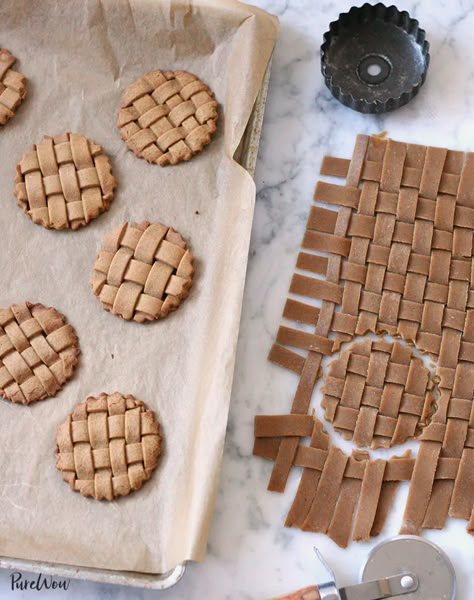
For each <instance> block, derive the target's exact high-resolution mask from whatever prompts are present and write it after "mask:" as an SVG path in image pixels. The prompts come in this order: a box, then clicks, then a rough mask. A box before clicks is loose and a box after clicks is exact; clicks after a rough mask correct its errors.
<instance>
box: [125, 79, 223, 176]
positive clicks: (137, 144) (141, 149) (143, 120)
mask: <svg viewBox="0 0 474 600" xmlns="http://www.w3.org/2000/svg"><path fill="white" fill-rule="evenodd" d="M213 98H214V94H213V93H212V92H211V90H210V89H209V88H208V87H207V85H205V84H204V83H203V82H202V81H200V80H199V79H198V78H197V77H196V76H195V75H191V73H186V72H185V71H174V72H172V71H167V72H162V71H152V72H151V73H147V74H146V75H143V77H141V78H140V79H137V81H135V82H134V83H132V84H131V85H129V86H128V88H127V89H126V90H125V94H124V95H123V98H122V101H121V108H120V111H119V115H118V123H117V124H118V127H119V129H120V135H121V136H122V139H123V140H124V141H125V143H126V144H127V146H128V148H129V149H130V150H132V151H133V152H134V153H135V154H136V155H137V156H138V157H140V158H144V159H145V160H147V161H148V162H150V163H156V164H157V165H160V166H164V165H168V164H171V165H175V164H177V163H179V162H181V161H183V160H189V159H190V158H192V157H193V156H194V154H196V153H197V152H199V151H201V150H202V149H203V148H204V146H206V145H207V144H209V143H210V141H211V136H212V134H213V133H214V132H215V130H216V121H217V102H216V101H215V100H214V99H213Z"/></svg>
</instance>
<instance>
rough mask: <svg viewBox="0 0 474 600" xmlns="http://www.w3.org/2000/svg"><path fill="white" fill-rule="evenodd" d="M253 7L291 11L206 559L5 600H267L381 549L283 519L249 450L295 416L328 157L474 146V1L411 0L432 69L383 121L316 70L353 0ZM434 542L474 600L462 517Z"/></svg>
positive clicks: (283, 36) (264, 1) (277, 72)
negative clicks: (377, 147)
mask: <svg viewBox="0 0 474 600" xmlns="http://www.w3.org/2000/svg"><path fill="white" fill-rule="evenodd" d="M254 1H255V4H258V5H259V6H261V7H262V8H266V9H267V10H269V11H270V12H273V13H275V14H277V15H278V16H279V17H280V20H281V33H280V37H279V41H278V44H277V48H276V51H275V56H274V61H273V70H272V79H271V84H270V93H269V98H268V104H267V110H266V115H265V127H264V131H263V137H262V143H261V148H260V154H259V162H258V169H257V174H256V181H257V188H258V200H257V208H256V214H255V222H254V228H253V237H252V244H251V255H250V262H249V269H248V277H247V286H246V292H245V299H244V308H243V316H242V326H241V334H240V342H239V349H238V358H237V367H236V373H235V384H234V390H233V398H232V402H231V409H230V418H229V427H228V434H227V441H226V448H225V457H224V462H223V467H222V475H221V481H220V490H219V494H218V498H217V503H216V508H215V513H214V517H213V522H212V527H211V532H210V538H209V554H208V557H207V559H206V561H205V563H203V564H200V565H191V566H190V567H188V570H187V572H186V574H185V576H184V578H183V579H182V580H181V582H180V583H179V584H178V585H177V586H176V587H175V588H173V589H172V590H169V591H167V592H163V593H161V594H159V593H155V592H144V591H140V590H129V589H126V588H120V587H115V586H106V585H93V584H89V583H84V582H76V581H71V584H70V587H69V589H68V591H67V592H61V591H56V592H49V593H48V592H35V591H31V592H18V591H16V592H11V591H10V578H9V573H6V572H2V573H1V574H0V597H1V598H15V597H17V598H38V599H39V598H49V597H51V598H53V597H57V598H61V597H67V598H71V599H73V600H76V599H77V600H79V599H80V598H111V599H116V600H119V599H120V600H122V599H129V598H136V599H137V600H140V599H143V600H145V599H147V600H148V599H151V598H153V597H158V596H159V597H160V598H162V599H163V600H168V599H176V600H193V599H202V598H207V599H208V600H224V599H230V600H234V599H236V600H237V599H240V598H242V599H259V598H262V599H263V598H267V597H270V596H272V595H276V594H282V593H284V592H287V591H290V590H292V589H293V590H294V589H297V588H298V587H301V586H303V585H307V584H310V583H314V582H315V581H316V580H317V578H318V574H319V573H320V572H319V571H318V569H317V567H316V563H315V560H314V558H313V552H312V546H313V545H317V546H318V548H319V549H320V550H321V551H322V552H323V553H324V554H325V555H326V558H327V559H328V561H329V562H330V563H331V565H332V566H333V568H334V570H335V572H336V576H337V578H338V582H339V584H340V585H345V584H348V583H350V582H355V580H356V578H357V575H358V571H359V568H360V566H361V564H362V561H363V556H364V555H365V554H366V553H367V551H368V549H369V548H370V547H371V545H372V544H352V545H351V546H350V548H349V549H348V550H341V549H339V548H338V547H337V546H336V545H335V544H334V543H333V542H332V541H331V540H329V539H328V538H327V537H325V536H323V535H320V534H308V533H302V532H301V531H298V530H291V529H285V528H284V527H283V521H284V518H285V516H286V513H287V510H288V508H289V506H290V503H291V501H292V498H293V496H294V491H295V489H296V485H297V483H298V479H299V478H298V477H297V476H296V473H293V474H292V477H291V478H290V481H289V484H288V486H287V490H286V492H285V493H284V494H274V493H270V492H267V491H266V485H267V482H268V477H269V475H270V470H271V464H270V463H267V462H266V461H263V460H260V459H256V458H253V457H252V456H251V449H252V443H253V418H254V415H255V414H256V413H267V414H271V413H275V414H277V413H281V412H287V411H288V409H289V406H290V402H291V398H292V396H291V395H292V392H293V391H294V389H295V385H296V377H295V376H293V375H292V374H291V373H289V372H286V371H284V370H283V369H280V368H278V367H276V366H273V365H271V364H270V363H268V362H267V360H266V355H267V353H268V350H269V348H270V346H271V344H272V341H273V339H274V336H275V333H276V331H277V327H278V324H279V322H280V317H281V312H282V309H283V304H284V301H285V298H286V292H287V289H288V285H289V281H290V277H291V273H292V271H293V267H294V263H295V260H296V255H297V250H298V247H299V244H300V241H301V238H302V234H303V231H304V228H305V222H306V218H307V214H308V210H309V206H310V201H311V197H312V192H313V189H314V185H315V183H316V180H317V175H318V170H319V165H320V161H321V158H322V156H323V155H324V154H325V153H326V152H328V153H330V154H332V155H335V156H342V157H349V156H350V152H351V149H352V146H353V143H354V138H355V135H356V134H357V133H377V132H379V131H382V130H387V131H388V133H389V134H390V136H391V137H394V138H395V139H397V138H398V139H401V140H406V141H412V142H419V143H425V144H433V145H447V146H448V147H451V148H458V149H462V150H468V149H469V150H472V149H473V146H474V141H473V140H474V118H473V116H472V115H473V112H474V63H473V62H472V55H473V52H474V39H473V37H472V31H473V30H474V0H456V1H454V0H438V1H437V2H430V1H429V0H421V1H418V2H413V1H405V2H403V3H400V7H403V8H405V9H407V10H408V11H409V12H410V14H411V15H412V16H414V17H416V18H418V19H419V20H420V22H421V24H422V26H423V27H424V28H425V29H426V30H427V32H428V36H427V37H428V39H429V41H430V43H431V65H430V71H429V74H428V79H427V82H426V84H425V86H424V88H423V89H422V91H421V93H420V95H419V96H418V97H417V98H415V100H414V101H413V102H412V103H411V104H409V105H408V106H406V107H404V108H402V109H400V110H399V111H396V112H394V113H393V114H388V115H385V116H378V117H376V116H367V115H360V114H358V113H355V112H353V111H351V110H350V109H348V108H345V107H343V106H342V105H339V104H338V103H337V102H336V101H335V100H334V99H333V98H332V97H331V96H330V94H329V92H328V90H327V89H326V88H325V86H324V83H323V80H322V76H321V74H320V70H319V46H320V43H321V39H322V35H323V33H324V31H325V30H326V26H327V24H328V23H329V21H331V20H333V19H334V18H336V17H337V14H338V13H339V12H340V11H343V10H346V9H348V8H349V7H350V6H351V4H352V2H351V1H350V0H347V1H345V0H332V1H331V0H321V1H319V2H318V1H316V0H254ZM315 400H317V398H316V397H315ZM406 493H407V488H406V487H405V488H404V489H403V490H402V491H401V492H400V493H399V494H398V497H397V502H396V510H395V511H392V514H391V516H390V519H389V522H388V523H387V525H386V527H385V530H384V533H383V536H381V537H382V538H384V537H388V536H391V535H394V534H396V533H397V530H398V527H399V525H400V522H401V513H402V510H403V507H404V501H405V497H406ZM426 537H427V538H428V539H430V540H433V541H435V542H436V543H438V544H439V545H440V546H442V547H443V548H444V549H445V550H446V551H447V552H448V554H449V555H450V556H451V558H452V560H453V562H454V564H455V567H456V570H457V577H458V595H457V598H458V600H471V599H472V598H473V597H474V591H473V590H474V566H473V562H472V559H473V557H474V538H473V537H470V536H468V535H467V534H466V532H465V523H464V522H460V521H455V520H450V522H449V526H448V527H447V529H446V530H444V531H442V532H429V533H427V534H426ZM426 600H428V598H426Z"/></svg>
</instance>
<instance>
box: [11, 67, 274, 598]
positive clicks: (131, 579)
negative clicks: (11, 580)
mask: <svg viewBox="0 0 474 600" xmlns="http://www.w3.org/2000/svg"><path fill="white" fill-rule="evenodd" d="M271 62H272V61H271V59H270V61H269V63H268V66H267V69H266V71H265V75H264V77H263V81H262V86H261V88H260V91H259V93H258V95H257V98H256V100H255V104H254V106H253V109H252V112H251V114H250V118H249V121H248V123H247V127H246V129H245V132H244V135H243V137H242V140H241V142H240V144H239V147H238V148H237V150H236V152H235V155H234V159H235V160H236V161H237V162H238V163H239V164H241V165H242V166H243V167H244V169H246V170H247V171H248V172H249V174H250V175H251V176H252V177H253V176H254V174H255V167H256V164H257V154H258V147H259V143H260V136H261V132H262V124H263V115H264V112H265V103H266V99H267V92H268V84H269V81H270V70H271ZM0 569H6V570H9V571H27V572H31V573H42V574H44V575H51V576H54V577H64V578H67V579H82V580H87V581H92V582H95V583H109V584H114V585H126V586H131V587H140V588H144V589H150V590H165V589H167V588H170V587H172V586H173V585H175V584H176V583H178V581H179V580H180V579H181V578H182V577H183V575H184V572H185V570H186V562H184V563H181V564H179V565H177V566H176V567H175V568H174V569H172V570H171V571H168V572H167V573H158V574H156V575H154V574H150V573H138V572H132V571H112V570H110V569H93V568H91V567H79V566H71V565H63V564H61V563H49V562H44V561H30V560H20V559H16V558H7V557H3V556H0Z"/></svg>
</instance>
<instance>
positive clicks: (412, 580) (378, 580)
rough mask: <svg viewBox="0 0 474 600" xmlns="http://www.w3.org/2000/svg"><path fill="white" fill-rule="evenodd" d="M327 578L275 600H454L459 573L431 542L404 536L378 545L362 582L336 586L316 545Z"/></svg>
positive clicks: (364, 569) (361, 578) (362, 574)
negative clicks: (342, 586) (384, 599)
mask: <svg viewBox="0 0 474 600" xmlns="http://www.w3.org/2000/svg"><path fill="white" fill-rule="evenodd" d="M314 551H315V552H316V556H317V558H318V560H319V562H320V563H321V565H322V566H323V567H324V569H325V571H326V576H327V581H326V582H325V583H322V584H319V585H318V586H317V587H315V586H312V587H308V588H305V589H303V590H299V591H298V592H293V593H292V594H288V595H287V596H282V597H281V598H280V599H275V600H380V599H382V598H393V599H397V600H398V599H399V600H454V597H455V592H456V575H455V573H454V568H453V565H452V564H451V561H450V560H449V558H448V557H447V555H446V554H445V553H444V552H443V550H441V548H438V546H436V545H435V544H433V543H432V542H428V541H427V540H425V539H423V538H420V537H417V536H412V535H402V536H397V537H394V538H391V539H388V540H386V541H383V542H381V543H380V544H378V545H377V546H375V547H374V548H373V549H372V550H371V552H370V554H369V556H368V559H367V562H366V563H365V566H364V567H363V569H362V572H361V575H360V583H358V584H355V585H350V586H348V587H344V588H339V589H338V588H337V586H336V580H335V579H336V578H335V576H334V573H333V571H332V569H331V567H330V566H329V565H328V564H327V562H326V561H325V559H324V557H323V556H322V554H321V553H320V552H319V550H317V549H316V548H314Z"/></svg>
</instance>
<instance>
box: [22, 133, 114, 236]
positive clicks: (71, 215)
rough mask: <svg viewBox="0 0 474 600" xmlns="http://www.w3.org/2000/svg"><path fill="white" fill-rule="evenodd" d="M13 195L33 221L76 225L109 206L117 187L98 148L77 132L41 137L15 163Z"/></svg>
mask: <svg viewBox="0 0 474 600" xmlns="http://www.w3.org/2000/svg"><path fill="white" fill-rule="evenodd" d="M15 184H16V185H15V195H16V197H17V199H18V205H19V206H20V207H21V208H23V210H24V212H25V214H27V215H28V216H29V217H30V218H31V219H32V221H33V222H34V223H37V224H38V225H42V226H43V227H46V228H47V229H68V228H69V229H78V228H79V227H81V226H82V225H87V223H89V222H90V221H92V219H95V218H96V217H98V216H99V215H100V214H102V213H103V212H104V211H106V210H108V209H109V207H110V204H111V202H112V200H113V197H114V189H115V187H116V183H115V179H114V177H113V175H112V168H111V166H110V161H109V159H108V157H107V155H106V154H105V153H104V151H103V150H102V148H101V147H100V146H98V145H97V144H95V143H94V142H91V141H90V140H88V139H87V138H86V137H85V136H83V135H80V134H76V133H65V134H64V135H58V136H55V137H53V138H51V137H49V136H44V138H43V140H42V141H41V142H40V143H39V144H37V145H36V144H35V145H34V146H33V149H32V150H31V151H30V152H26V153H25V154H24V155H23V158H22V159H21V162H20V164H19V165H17V167H16V177H15Z"/></svg>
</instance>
